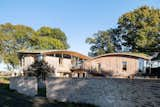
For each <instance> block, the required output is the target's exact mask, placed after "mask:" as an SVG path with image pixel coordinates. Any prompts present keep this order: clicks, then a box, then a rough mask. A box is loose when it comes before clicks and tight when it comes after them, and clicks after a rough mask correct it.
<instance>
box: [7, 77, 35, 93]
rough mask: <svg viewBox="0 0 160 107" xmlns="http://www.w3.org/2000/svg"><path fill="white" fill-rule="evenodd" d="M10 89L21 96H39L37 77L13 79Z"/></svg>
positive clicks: (11, 79)
mask: <svg viewBox="0 0 160 107" xmlns="http://www.w3.org/2000/svg"><path fill="white" fill-rule="evenodd" d="M9 87H10V89H12V90H16V91H17V92H19V93H21V94H25V95H28V96H35V95H37V79H36V78H35V77H27V78H25V77H11V78H10V85H9Z"/></svg>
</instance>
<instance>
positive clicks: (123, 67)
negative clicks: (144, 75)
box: [122, 62, 127, 71]
mask: <svg viewBox="0 0 160 107" xmlns="http://www.w3.org/2000/svg"><path fill="white" fill-rule="evenodd" d="M122 69H123V70H124V71H126V70H127V62H122Z"/></svg>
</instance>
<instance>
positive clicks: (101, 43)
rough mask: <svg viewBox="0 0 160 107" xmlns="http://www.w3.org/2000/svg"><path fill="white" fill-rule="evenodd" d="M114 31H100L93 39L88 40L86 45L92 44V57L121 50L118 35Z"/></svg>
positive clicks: (90, 53)
mask: <svg viewBox="0 0 160 107" xmlns="http://www.w3.org/2000/svg"><path fill="white" fill-rule="evenodd" d="M115 32H116V31H115V30H114V29H110V30H107V31H98V32H97V33H95V34H94V35H93V37H90V38H87V39H86V43H88V44H90V45H91V47H90V50H91V52H89V55H90V56H97V55H102V54H105V53H110V52H117V51H118V50H119V49H120V45H119V42H118V38H117V35H116V33H115Z"/></svg>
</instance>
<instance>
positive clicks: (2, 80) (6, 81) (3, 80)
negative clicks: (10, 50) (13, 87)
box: [0, 76, 9, 84]
mask: <svg viewBox="0 0 160 107" xmlns="http://www.w3.org/2000/svg"><path fill="white" fill-rule="evenodd" d="M0 84H9V77H3V76H0Z"/></svg>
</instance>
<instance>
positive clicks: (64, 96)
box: [46, 78, 160, 107]
mask: <svg viewBox="0 0 160 107" xmlns="http://www.w3.org/2000/svg"><path fill="white" fill-rule="evenodd" d="M46 87H47V97H48V98H49V99H53V100H58V101H69V102H81V103H90V104H94V105H98V106H100V107H136V106H137V107H141V106H144V107H145V106H154V107H158V106H160V81H159V80H143V79H139V80H128V79H106V78H86V79H84V78H83V79H82V78H80V79H78V78H72V79H70V78H65V79H64V78H48V79H47V84H46Z"/></svg>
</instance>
